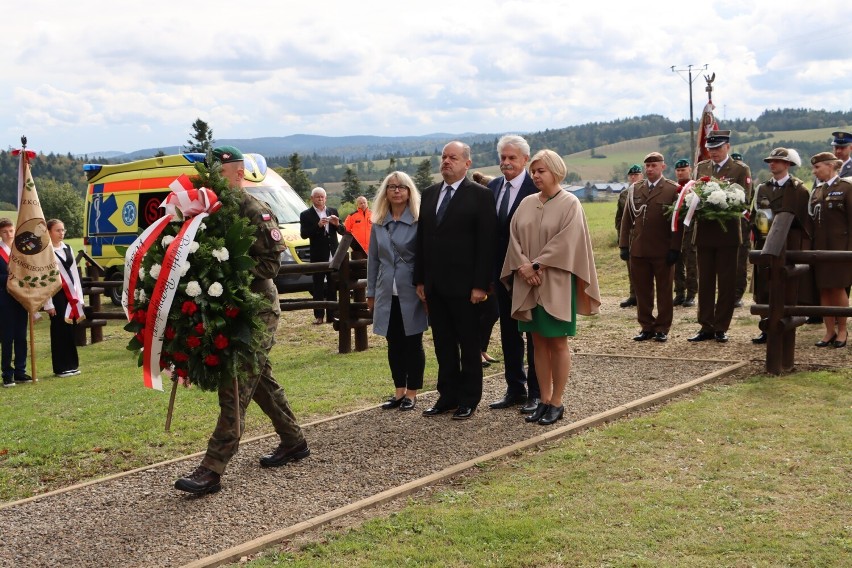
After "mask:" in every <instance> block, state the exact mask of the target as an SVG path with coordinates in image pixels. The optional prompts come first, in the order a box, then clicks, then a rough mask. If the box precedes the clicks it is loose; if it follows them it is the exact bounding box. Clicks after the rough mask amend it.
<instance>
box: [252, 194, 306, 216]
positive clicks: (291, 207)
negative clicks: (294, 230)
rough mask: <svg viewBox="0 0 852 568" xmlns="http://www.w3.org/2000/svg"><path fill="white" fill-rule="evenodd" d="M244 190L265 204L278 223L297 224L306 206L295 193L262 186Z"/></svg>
mask: <svg viewBox="0 0 852 568" xmlns="http://www.w3.org/2000/svg"><path fill="white" fill-rule="evenodd" d="M246 190H247V191H248V192H249V193H251V194H252V195H253V196H255V197H256V198H258V199H260V200H261V201H264V202H266V203H267V204H268V205H269V208H270V209H272V212H273V213H275V216H276V217H277V218H278V222H279V223H298V222H299V214H300V213H301V212H302V211H304V210H305V209H306V208H307V206H306V205H305V203H304V202H303V201H302V200H301V199H299V196H298V195H297V194H296V192H295V191H292V190H290V191H284V190H282V189H281V188H280V187H264V186H262V185H258V186H250V187H246Z"/></svg>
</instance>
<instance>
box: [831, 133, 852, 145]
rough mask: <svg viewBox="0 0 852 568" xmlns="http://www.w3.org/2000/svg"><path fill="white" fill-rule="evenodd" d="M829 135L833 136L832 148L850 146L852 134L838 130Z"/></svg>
mask: <svg viewBox="0 0 852 568" xmlns="http://www.w3.org/2000/svg"><path fill="white" fill-rule="evenodd" d="M831 135H832V136H834V140H832V141H831V145H832V146H848V145H849V144H852V134H849V133H848V132H843V131H842V130H838V131H837V132H832V133H831Z"/></svg>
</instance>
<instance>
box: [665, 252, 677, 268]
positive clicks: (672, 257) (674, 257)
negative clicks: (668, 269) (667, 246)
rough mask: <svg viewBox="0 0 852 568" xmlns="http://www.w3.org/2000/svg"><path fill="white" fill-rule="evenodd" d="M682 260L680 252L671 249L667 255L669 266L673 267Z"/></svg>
mask: <svg viewBox="0 0 852 568" xmlns="http://www.w3.org/2000/svg"><path fill="white" fill-rule="evenodd" d="M679 258H680V251H679V250H674V249H671V250H669V252H667V253H666V264H668V265H669V266H671V265H673V264H674V263H676V262H677V259H679Z"/></svg>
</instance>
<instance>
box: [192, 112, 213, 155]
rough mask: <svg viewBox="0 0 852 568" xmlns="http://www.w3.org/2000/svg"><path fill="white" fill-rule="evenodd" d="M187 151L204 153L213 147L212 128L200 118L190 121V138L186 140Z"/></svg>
mask: <svg viewBox="0 0 852 568" xmlns="http://www.w3.org/2000/svg"><path fill="white" fill-rule="evenodd" d="M186 144H187V147H186V151H187V152H201V153H202V154H206V153H207V152H209V151H210V150H212V149H213V129H211V128H210V126H208V124H207V123H206V122H204V121H203V120H201V119H200V118H196V119H195V122H193V123H192V138H190V139H189V140H187V141H186Z"/></svg>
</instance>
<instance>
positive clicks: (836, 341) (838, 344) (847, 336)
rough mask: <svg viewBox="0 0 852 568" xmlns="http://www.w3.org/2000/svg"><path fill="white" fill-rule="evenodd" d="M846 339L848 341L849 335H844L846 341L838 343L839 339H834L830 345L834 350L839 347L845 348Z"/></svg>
mask: <svg viewBox="0 0 852 568" xmlns="http://www.w3.org/2000/svg"><path fill="white" fill-rule="evenodd" d="M848 339H849V334H846V339H844V340H843V341H840V340H839V339H835V340H834V343H832V345H833V346H834V348H835V349H840V348H841V347H846V341H848Z"/></svg>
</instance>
